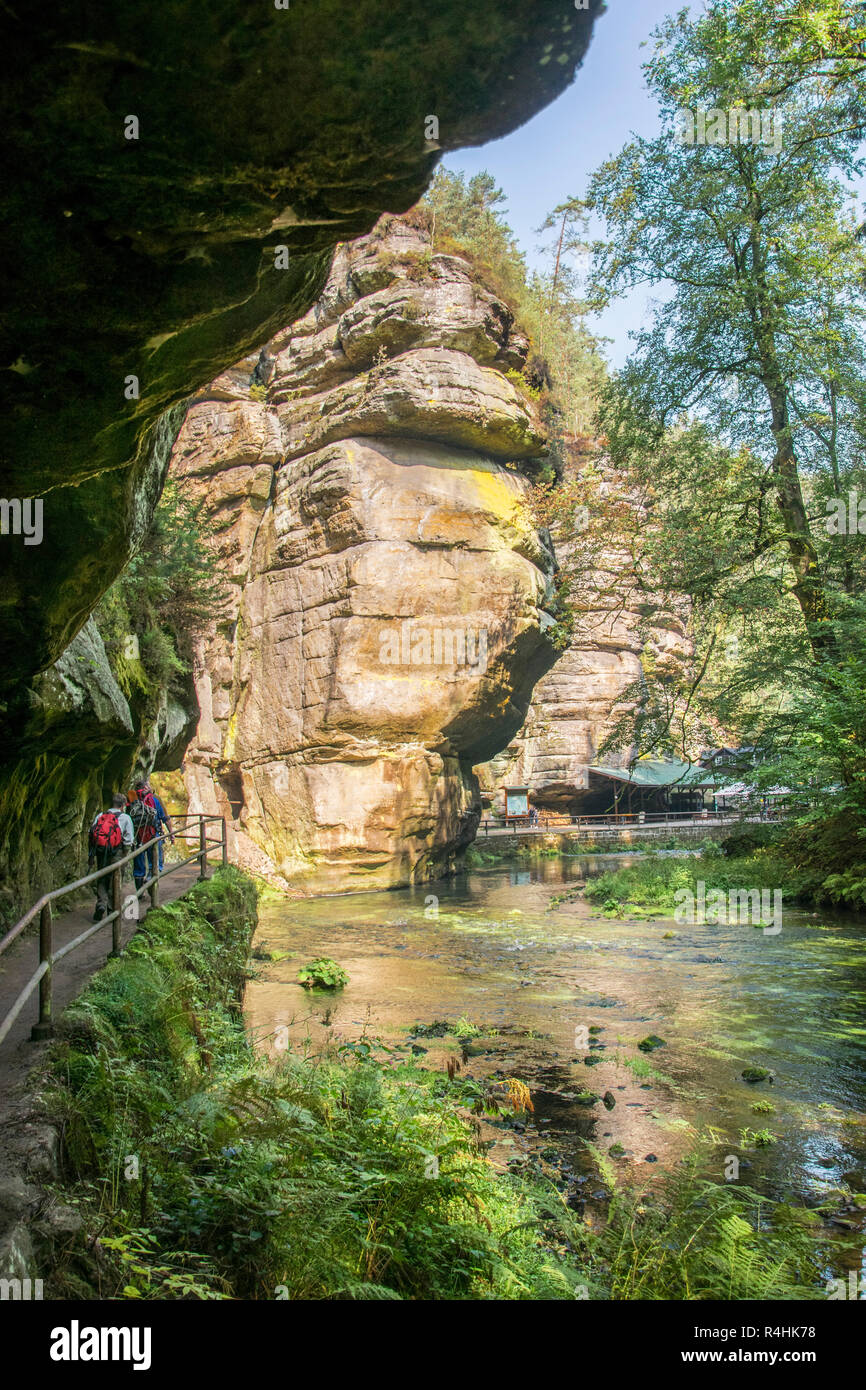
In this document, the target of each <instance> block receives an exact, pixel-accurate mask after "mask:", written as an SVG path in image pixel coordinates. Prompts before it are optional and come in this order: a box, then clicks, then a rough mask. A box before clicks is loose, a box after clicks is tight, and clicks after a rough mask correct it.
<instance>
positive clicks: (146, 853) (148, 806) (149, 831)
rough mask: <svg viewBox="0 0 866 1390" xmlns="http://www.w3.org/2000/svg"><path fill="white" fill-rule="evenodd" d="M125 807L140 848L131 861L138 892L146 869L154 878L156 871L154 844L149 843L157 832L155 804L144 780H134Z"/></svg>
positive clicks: (142, 884) (142, 883)
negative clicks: (132, 788) (133, 787)
mask: <svg viewBox="0 0 866 1390" xmlns="http://www.w3.org/2000/svg"><path fill="white" fill-rule="evenodd" d="M127 809H128V811H129V818H130V820H131V821H132V825H133V828H134V830H135V843H136V846H137V847H140V849H141V853H140V854H137V855H136V856H135V858H134V859H133V861H132V876H133V878H134V879H135V891H136V892H137V893H139V892H141V889H142V888H143V887H144V882H145V879H146V878H147V877H148V869H149V870H150V877H151V878H154V877H155V876H156V872H157V870H156V845H154V844H151V841H152V840H154V839H155V838H156V833H157V830H156V825H157V819H156V804H155V802H154V799H153V792H151V791H148V787H147V783H146V782H136V784H135V790H134V791H132V792H130V794H129V804H128V807H127Z"/></svg>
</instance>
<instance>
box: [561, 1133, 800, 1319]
mask: <svg viewBox="0 0 866 1390" xmlns="http://www.w3.org/2000/svg"><path fill="white" fill-rule="evenodd" d="M592 1152H593V1156H594V1158H595V1160H596V1162H597V1163H598V1166H599V1171H600V1173H601V1176H602V1181H603V1182H604V1183H605V1184H606V1185H607V1187H608V1188H609V1190H610V1193H611V1202H610V1207H609V1210H608V1216H607V1221H606V1222H605V1223H604V1224H603V1225H601V1226H599V1227H596V1228H592V1227H587V1226H585V1225H580V1226H577V1227H576V1229H575V1231H574V1235H573V1239H574V1241H575V1247H576V1249H577V1251H578V1253H579V1254H580V1255H582V1256H583V1258H584V1260H585V1262H586V1272H587V1276H588V1279H589V1282H590V1296H596V1297H598V1296H601V1297H607V1298H611V1299H616V1300H619V1299H624V1300H628V1301H632V1300H635V1299H677V1300H708V1299H709V1300H712V1299H720V1300H725V1301H729V1300H734V1301H739V1300H749V1299H784V1300H789V1299H790V1300H801V1299H802V1300H810V1299H819V1298H823V1297H824V1296H825V1292H824V1282H825V1265H824V1261H825V1259H826V1255H825V1254H823V1253H822V1251H821V1249H820V1245H819V1242H818V1238H817V1236H816V1231H815V1226H814V1221H815V1218H814V1214H813V1213H810V1212H808V1211H805V1210H802V1209H799V1208H796V1207H791V1206H788V1205H786V1204H784V1203H775V1202H772V1201H769V1200H767V1199H766V1198H764V1197H761V1196H760V1195H759V1194H758V1193H757V1192H754V1191H752V1190H751V1189H750V1188H748V1187H743V1186H741V1185H740V1184H736V1185H735V1184H733V1183H721V1184H717V1183H712V1182H708V1181H707V1180H706V1179H703V1178H701V1177H700V1175H699V1173H698V1158H697V1157H693V1158H691V1159H689V1160H687V1161H685V1162H683V1163H682V1164H681V1166H680V1168H679V1169H678V1170H677V1171H675V1172H674V1173H672V1174H670V1175H669V1176H668V1178H667V1180H666V1182H665V1184H664V1187H663V1189H662V1190H661V1191H660V1190H658V1189H657V1188H656V1187H653V1189H652V1191H651V1192H647V1193H640V1192H634V1191H631V1190H629V1189H627V1188H623V1187H620V1186H619V1184H618V1179H617V1176H616V1172H615V1169H614V1165H613V1164H612V1163H611V1162H610V1161H609V1159H608V1158H607V1156H606V1155H604V1154H602V1153H600V1152H599V1151H598V1150H595V1149H593V1150H592ZM596 1290H604V1292H601V1293H598V1292H595V1291H596Z"/></svg>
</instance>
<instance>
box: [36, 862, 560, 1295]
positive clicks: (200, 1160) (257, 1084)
mask: <svg viewBox="0 0 866 1390" xmlns="http://www.w3.org/2000/svg"><path fill="white" fill-rule="evenodd" d="M254 912H255V890H254V889H253V887H252V885H251V884H250V883H249V881H248V880H246V879H244V877H243V876H242V875H241V874H239V873H238V872H237V871H236V870H233V869H225V870H222V871H220V872H219V873H217V874H216V875H215V876H214V878H213V879H212V880H210V881H209V882H208V883H206V884H200V885H197V886H196V888H195V889H194V890H193V891H192V893H191V894H190V895H189V896H188V897H187V898H186V899H185V900H182V901H179V902H177V903H173V904H171V905H170V906H169V907H166V908H164V909H160V910H158V911H154V912H151V913H149V914H148V917H147V919H146V922H145V923H144V925H143V927H142V929H141V930H140V932H139V933H138V934H137V935H136V936H135V937H134V938H133V942H132V943H131V945H130V947H129V948H128V950H127V952H126V954H125V955H124V957H123V958H121V959H119V960H116V961H112V962H110V963H109V965H108V966H107V967H106V969H105V970H104V971H103V972H101V973H100V975H98V976H96V977H95V979H94V980H93V981H92V983H91V984H90V986H88V989H87V990H86V991H85V993H84V995H83V996H82V998H81V999H80V1000H79V1001H78V1002H77V1003H76V1004H75V1005H74V1006H73V1007H72V1008H71V1009H70V1010H69V1011H67V1014H66V1016H65V1021H64V1036H63V1038H62V1040H61V1041H59V1042H58V1043H57V1044H56V1045H55V1048H54V1052H53V1056H52V1059H51V1082H52V1084H51V1087H50V1091H49V1096H48V1099H49V1104H50V1105H51V1107H52V1109H53V1111H54V1113H55V1114H56V1115H57V1116H59V1117H60V1118H61V1119H62V1121H63V1131H64V1148H65V1163H66V1170H67V1181H68V1182H69V1183H70V1184H72V1189H71V1192H70V1196H71V1197H72V1199H73V1200H75V1201H76V1202H77V1204H78V1205H79V1209H80V1210H81V1211H82V1214H84V1215H85V1216H86V1218H87V1226H88V1234H86V1235H85V1236H83V1237H82V1240H81V1243H80V1247H79V1248H78V1249H76V1250H73V1251H65V1252H64V1255H63V1257H62V1258H61V1260H60V1265H59V1268H58V1270H57V1273H56V1275H55V1278H56V1280H57V1292H58V1295H62V1293H63V1292H69V1290H70V1289H73V1288H75V1289H76V1290H77V1291H78V1292H79V1293H80V1292H81V1290H82V1283H81V1281H82V1271H83V1272H84V1278H85V1280H89V1281H90V1285H91V1286H92V1285H93V1284H95V1283H98V1284H99V1287H100V1290H101V1295H102V1296H104V1297H126V1298H144V1299H148V1298H176V1297H180V1296H186V1297H191V1298H221V1297H240V1298H263V1299H273V1298H275V1297H278V1296H288V1297H290V1298H342V1299H346V1298H348V1299H382V1298H389V1299H394V1298H447V1299H452V1298H480V1299H484V1298H509V1299H510V1298H515V1299H521V1298H569V1297H571V1296H572V1289H573V1282H574V1274H573V1272H572V1271H570V1270H568V1269H567V1268H566V1267H565V1266H564V1265H563V1264H562V1263H561V1261H560V1260H559V1259H557V1258H556V1257H555V1256H554V1255H553V1253H552V1252H551V1250H550V1249H549V1248H548V1246H547V1244H546V1243H545V1242H544V1241H543V1240H542V1239H541V1224H540V1216H539V1213H538V1211H537V1209H536V1207H535V1205H534V1198H533V1196H532V1194H531V1192H529V1191H526V1190H524V1189H523V1188H522V1187H521V1185H520V1184H518V1183H517V1181H516V1180H515V1181H511V1180H509V1179H503V1178H499V1177H497V1176H496V1175H495V1174H494V1172H493V1170H492V1169H491V1168H490V1166H489V1165H488V1163H487V1162H486V1160H485V1159H484V1158H483V1157H482V1156H481V1154H480V1152H479V1151H478V1149H477V1148H476V1146H475V1142H474V1138H473V1134H472V1131H471V1130H470V1129H469V1128H468V1127H467V1126H466V1124H465V1121H464V1120H463V1119H462V1118H461V1116H460V1115H459V1113H458V1110H457V1105H456V1103H455V1102H459V1101H460V1100H461V1099H462V1098H463V1097H462V1092H461V1091H460V1089H459V1087H455V1086H453V1085H452V1084H451V1083H450V1082H449V1081H448V1079H447V1077H445V1076H444V1075H437V1074H433V1073H429V1072H422V1071H418V1070H416V1069H415V1068H414V1067H412V1066H408V1067H403V1068H400V1069H399V1070H394V1069H393V1068H386V1067H384V1066H383V1065H380V1063H379V1062H377V1061H376V1060H375V1056H374V1053H375V1051H376V1048H375V1046H374V1045H373V1044H371V1043H369V1042H364V1043H362V1044H358V1045H354V1046H353V1047H351V1048H347V1049H346V1050H345V1051H344V1052H343V1053H342V1060H341V1061H335V1060H333V1059H331V1058H323V1059H321V1060H319V1061H317V1062H311V1061H309V1060H306V1059H305V1058H303V1057H301V1056H299V1055H295V1054H292V1053H290V1054H288V1055H287V1056H286V1057H285V1058H284V1059H283V1060H282V1061H281V1062H280V1063H279V1064H278V1065H273V1064H271V1063H269V1062H268V1061H266V1060H265V1059H263V1058H257V1057H256V1056H255V1055H254V1054H253V1052H252V1051H251V1049H250V1047H249V1044H248V1042H247V1039H246V1035H245V1033H244V1029H243V1025H242V1019H241V1017H240V1010H239V1000H240V994H241V989H242V985H243V980H244V975H245V969H244V965H245V959H246V952H247V949H248V941H249V938H250V936H251V933H252V929H253V918H254ZM130 1157H134V1158H135V1159H136V1163H137V1170H136V1171H134V1172H132V1173H131V1172H130V1169H129V1160H130ZM96 1231H99V1235H100V1246H101V1249H102V1252H103V1253H102V1257H101V1263H100V1264H99V1265H96V1264H95V1263H94V1261H93V1258H92V1256H91V1255H89V1254H88V1253H87V1252H88V1250H89V1239H90V1235H93V1234H95V1233H96ZM278 1291H280V1292H279V1293H278ZM91 1293H92V1289H91Z"/></svg>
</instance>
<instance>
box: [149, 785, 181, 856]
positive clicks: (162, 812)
mask: <svg viewBox="0 0 866 1390" xmlns="http://www.w3.org/2000/svg"><path fill="white" fill-rule="evenodd" d="M147 790H148V791H149V792H150V794H151V796H152V797H153V804H154V806H155V807H156V833H157V835H161V834H162V833H163V829H165V830H166V831H167V832H168V838H169V840H170V841H171V843H172V844H174V831H173V830H172V828H171V820H170V819H169V814H168V811H166V809H165V807H164V806H163V804H162V802H161V801H160V799H159V797H158V796H157V794H156V792H155V791H154V790H153V787H152V786H151V785H150V783H149V782H148V784H147ZM164 848H165V840H160V842H159V872H160V873H162V865H163V853H162V852H163V849H164Z"/></svg>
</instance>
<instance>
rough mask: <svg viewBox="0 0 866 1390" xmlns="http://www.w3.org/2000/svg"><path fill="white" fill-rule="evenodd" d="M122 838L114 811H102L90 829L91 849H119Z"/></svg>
mask: <svg viewBox="0 0 866 1390" xmlns="http://www.w3.org/2000/svg"><path fill="white" fill-rule="evenodd" d="M122 842H123V836H122V835H121V833H120V821H119V820H118V819H117V815H116V814H115V812H114V811H102V812H100V814H99V815H98V816H97V817H96V820H95V821H94V822H93V825H92V826H91V829H90V847H91V849H120V846H121V844H122Z"/></svg>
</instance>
